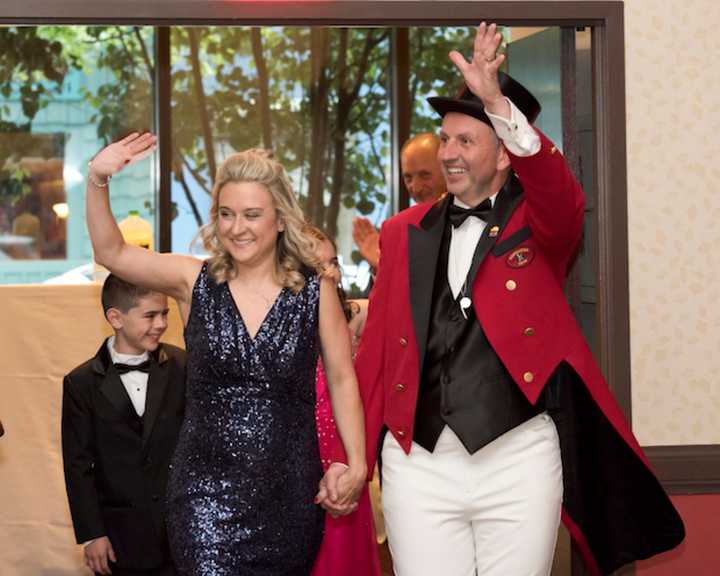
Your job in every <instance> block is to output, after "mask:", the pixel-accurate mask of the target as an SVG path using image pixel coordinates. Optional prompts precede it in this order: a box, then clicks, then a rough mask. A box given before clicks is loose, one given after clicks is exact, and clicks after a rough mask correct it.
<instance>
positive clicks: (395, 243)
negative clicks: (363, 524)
mask: <svg viewBox="0 0 720 576" xmlns="http://www.w3.org/2000/svg"><path fill="white" fill-rule="evenodd" d="M500 40H501V36H500V34H498V33H497V32H496V29H495V25H491V26H486V25H485V23H483V24H481V25H480V27H479V28H478V32H477V36H476V38H475V44H474V50H473V57H472V61H471V62H467V61H466V60H465V59H464V58H463V57H462V56H461V55H460V54H458V53H457V52H453V53H451V55H450V57H451V59H452V61H453V62H454V63H455V65H456V66H457V67H458V69H459V70H460V71H461V72H462V74H463V76H464V79H465V84H466V87H465V90H464V92H463V93H462V94H461V95H460V96H459V97H457V98H430V99H429V102H430V104H431V106H433V108H434V109H435V110H436V111H437V112H438V113H439V115H440V116H441V117H442V130H441V133H440V136H441V141H442V143H441V147H440V150H439V152H438V158H439V160H440V161H441V163H442V166H443V172H444V175H445V179H446V182H447V190H448V193H449V194H448V195H447V196H446V197H445V198H444V199H442V200H440V201H438V202H436V203H435V204H433V205H427V204H426V205H418V206H415V207H413V208H410V209H408V210H405V211H403V212H402V213H400V214H398V215H397V216H395V217H394V218H391V219H390V220H388V221H387V222H386V223H385V224H384V226H383V228H382V231H381V239H380V242H381V259H380V266H379V269H378V274H377V279H376V284H375V287H374V290H373V293H372V295H371V297H370V311H369V317H368V321H367V325H366V327H365V331H364V333H363V338H362V343H361V346H360V350H359V353H358V358H357V362H356V367H357V372H358V379H359V382H360V387H361V393H362V396H363V401H364V405H365V410H366V426H367V436H368V448H367V454H368V459H369V461H368V470H369V472H370V474H372V471H373V468H374V466H375V455H376V454H377V452H378V444H379V442H381V443H382V445H381V450H382V477H383V507H384V512H385V520H386V526H387V533H388V539H389V543H390V548H391V551H392V554H393V562H394V565H395V571H396V574H398V576H436V575H438V574H443V575H447V576H466V575H473V574H476V573H477V574H478V575H480V576H489V575H490V576H522V575H530V574H549V572H550V568H551V565H552V554H553V550H554V545H555V538H556V534H557V527H558V524H559V522H560V519H561V518H562V520H563V521H564V523H565V524H566V526H567V527H568V529H569V531H570V534H571V535H572V537H573V538H574V539H575V541H576V543H577V544H578V546H579V549H580V550H581V552H582V555H583V557H584V560H585V562H586V564H587V567H588V569H589V570H590V571H591V572H592V573H593V574H607V573H610V572H612V571H614V570H615V569H617V568H619V567H620V566H622V565H623V564H625V563H628V562H631V561H633V560H635V559H640V558H647V557H649V556H651V555H654V554H657V553H659V552H662V551H665V550H668V549H670V548H672V547H674V546H676V545H677V544H678V543H679V542H681V541H682V539H683V537H684V528H683V525H682V521H681V520H680V517H679V516H678V514H677V512H676V511H675V509H674V508H673V506H672V504H671V502H670V500H669V499H668V497H667V495H666V494H665V492H664V491H663V489H662V487H661V486H660V484H659V482H658V481H657V479H656V478H655V476H654V475H653V473H652V471H651V470H650V469H649V467H648V463H647V460H646V458H645V456H644V455H643V453H642V451H641V449H640V447H639V445H638V443H637V441H636V440H635V438H634V437H633V435H632V432H631V431H630V429H629V428H628V426H627V424H626V422H625V420H624V419H623V416H622V413H621V411H620V409H619V408H618V405H617V403H616V401H615V399H614V398H613V396H612V394H611V393H610V391H609V389H608V386H607V385H606V383H605V382H604V380H603V377H602V375H601V373H600V370H599V368H598V366H597V364H596V363H595V361H594V359H593V357H592V355H591V352H590V350H589V348H588V346H587V344H586V343H585V340H584V339H583V336H582V334H581V332H580V329H579V327H578V325H577V323H576V321H575V319H574V318H573V315H572V313H571V311H570V309H569V307H568V305H567V303H566V300H565V296H564V293H563V284H564V281H565V277H566V274H567V269H568V266H569V263H570V262H571V259H572V256H573V254H574V253H575V251H576V250H577V247H578V243H579V241H580V236H581V229H582V223H583V206H584V195H583V192H582V190H581V189H580V186H579V185H578V183H577V182H576V180H575V178H574V177H573V175H572V174H571V172H570V170H569V169H568V166H567V164H566V162H565V159H564V158H563V155H562V154H561V153H560V151H559V150H558V149H557V148H556V147H555V146H554V145H553V143H552V142H550V141H549V140H548V139H547V138H546V137H545V136H544V135H543V134H542V133H541V132H540V131H539V130H537V129H535V128H533V127H532V122H533V121H534V119H535V117H536V116H537V114H538V113H539V110H540V106H539V104H538V103H537V101H536V100H535V98H534V97H533V96H532V94H530V93H529V92H528V91H527V90H526V89H525V88H524V87H522V86H521V85H520V84H518V83H517V82H515V81H514V80H512V79H511V78H510V77H509V76H507V75H505V74H502V73H500V72H498V69H499V67H500V65H501V64H502V62H503V61H504V55H502V54H500V55H498V54H497V49H498V47H499V44H500ZM383 432H386V433H385V434H382V433H383Z"/></svg>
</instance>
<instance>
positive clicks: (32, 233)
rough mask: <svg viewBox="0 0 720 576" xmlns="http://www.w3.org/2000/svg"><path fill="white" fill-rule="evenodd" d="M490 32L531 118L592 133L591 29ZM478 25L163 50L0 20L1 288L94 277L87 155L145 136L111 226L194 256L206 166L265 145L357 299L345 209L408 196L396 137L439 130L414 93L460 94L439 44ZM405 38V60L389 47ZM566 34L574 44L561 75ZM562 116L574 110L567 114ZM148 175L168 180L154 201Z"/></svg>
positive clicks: (176, 37) (221, 29) (205, 41)
mask: <svg viewBox="0 0 720 576" xmlns="http://www.w3.org/2000/svg"><path fill="white" fill-rule="evenodd" d="M502 30H503V34H504V37H505V42H504V47H503V49H504V50H506V51H507V54H508V59H507V64H506V68H507V70H508V71H509V72H510V73H511V74H512V75H513V76H515V77H517V78H518V79H519V80H520V81H521V82H523V83H524V84H526V85H527V86H528V87H529V88H530V89H531V90H532V91H533V92H534V93H535V94H536V95H537V96H538V98H539V100H540V101H541V103H542V106H543V112H542V114H541V115H540V118H539V120H538V126H539V127H540V128H541V129H543V131H545V132H546V134H548V135H549V136H550V137H551V138H552V139H553V140H554V141H555V142H556V143H557V144H558V146H559V147H560V148H561V149H563V148H564V147H565V146H566V145H567V143H568V142H569V143H570V144H571V145H572V146H573V147H574V148H577V147H578V143H580V147H583V146H584V144H583V143H586V142H591V141H592V134H591V133H590V132H588V130H589V129H591V128H592V114H591V108H590V105H589V102H590V88H589V79H590V77H591V74H590V72H591V70H590V58H589V29H586V30H584V31H577V32H576V31H575V29H574V28H570V29H561V28H559V27H547V28H519V27H505V28H503V29H502ZM474 31H475V30H474V27H471V26H456V27H440V26H434V27H429V26H423V27H413V28H409V29H408V30H407V34H405V35H404V36H400V35H398V34H397V31H396V30H395V29H393V28H390V27H332V28H328V27H301V26H284V27H262V28H256V27H241V26H212V27H200V26H175V27H171V28H169V33H168V36H167V37H169V40H168V41H167V42H166V43H164V44H163V43H158V34H159V29H157V28H154V27H138V26H40V27H22V28H20V27H18V28H14V27H9V28H0V48H2V49H3V50H2V51H1V52H0V147H1V148H2V152H3V154H2V156H1V157H0V158H3V159H4V160H3V161H2V164H0V283H8V282H42V281H48V280H50V281H63V280H67V281H80V280H82V279H89V278H90V276H91V272H92V265H91V260H92V250H91V246H90V242H89V239H88V236H87V230H86V226H85V211H84V194H85V177H86V165H87V162H88V160H89V159H90V158H91V157H92V155H93V154H94V153H95V152H96V151H97V150H98V149H99V148H100V147H102V146H103V145H104V144H105V143H107V142H110V141H112V140H114V139H117V138H119V137H121V136H123V135H124V134H126V133H128V132H130V131H132V130H145V129H152V130H156V131H160V136H161V146H162V147H164V148H165V151H166V154H167V155H166V158H169V161H168V162H166V163H165V164H164V166H163V167H162V168H161V166H160V162H159V157H157V156H156V157H155V159H154V161H147V162H143V163H140V164H138V165H135V166H132V167H130V169H128V170H126V171H124V172H123V173H121V174H120V175H119V176H118V177H117V178H115V179H113V181H112V185H111V193H112V207H113V211H114V213H115V216H116V217H117V219H118V220H123V219H124V218H125V217H127V215H128V214H129V213H130V212H131V211H135V212H137V213H138V214H139V216H140V217H141V218H143V219H145V220H147V221H148V222H150V223H151V224H152V225H153V228H154V230H155V234H156V239H155V243H156V245H158V244H159V242H158V241H159V230H160V228H161V226H162V225H166V226H167V229H169V231H170V233H169V235H168V236H169V238H166V239H165V242H164V246H163V247H164V248H165V249H171V250H172V251H175V252H195V253H201V252H202V247H201V246H200V245H199V244H198V243H197V242H195V243H193V240H195V239H196V237H197V231H198V228H199V227H200V226H202V225H203V224H205V223H206V221H207V217H208V211H209V206H210V193H211V190H212V187H213V179H214V176H215V172H216V169H217V166H218V165H219V164H220V163H221V162H222V161H223V160H224V159H225V158H226V157H227V156H228V155H229V154H231V153H232V152H234V151H236V150H243V149H246V148H250V147H262V148H267V149H271V150H272V151H273V153H274V154H275V155H276V156H277V157H278V158H279V159H280V160H281V161H282V162H283V164H284V165H285V166H286V167H287V169H288V172H289V174H290V176H291V179H292V181H293V184H294V187H295V190H296V192H297V193H298V196H299V198H300V201H301V204H302V206H303V208H304V210H305V213H306V216H307V218H308V220H309V221H311V222H312V223H313V224H315V225H317V226H319V227H320V228H322V229H323V230H325V231H326V232H327V233H328V234H329V235H330V236H331V237H333V238H334V239H335V241H336V244H337V246H338V251H339V257H340V261H341V264H342V266H343V271H344V279H345V283H346V288H348V289H349V290H350V291H351V292H352V293H354V294H357V293H361V292H363V291H364V290H365V289H366V288H367V286H368V283H369V281H370V270H369V268H368V266H367V264H366V263H365V262H364V261H363V260H362V259H361V258H360V256H359V253H358V252H357V250H356V247H355V246H354V244H353V240H352V236H351V227H352V219H353V217H355V216H365V217H368V218H369V219H370V220H371V221H372V222H373V224H375V225H376V226H379V225H380V224H381V223H382V221H383V220H384V219H386V218H387V217H389V216H391V215H392V214H393V213H394V212H395V211H396V210H398V209H402V208H404V207H405V204H404V203H403V199H404V198H406V196H404V195H403V194H402V193H401V191H400V190H399V188H400V186H402V184H401V182H400V179H399V178H397V177H396V175H397V173H398V168H399V167H398V164H399V158H398V154H397V152H398V149H399V146H400V145H401V144H402V140H403V139H404V138H405V137H407V136H409V135H412V134H415V133H418V132H428V131H430V132H433V131H437V129H438V127H439V122H438V118H437V116H436V115H435V113H434V112H433V111H432V110H431V109H430V107H429V106H428V105H427V103H426V98H427V97H428V96H432V95H452V94H454V93H456V91H457V89H458V87H459V83H460V76H459V74H458V73H457V71H456V70H455V69H454V66H452V64H451V63H450V61H449V59H448V57H447V54H448V52H449V51H450V50H451V49H460V50H462V51H464V52H465V53H466V54H468V55H469V52H470V50H471V46H472V39H473V36H474ZM563 35H564V36H563ZM398 38H400V39H401V40H400V41H399V40H398ZM402 38H404V39H405V40H404V41H405V42H406V44H405V47H404V49H405V50H406V53H407V59H406V60H403V59H402V58H400V57H399V56H398V55H399V53H400V52H401V50H402V48H403V47H402V46H401V45H399V42H400V43H401V42H402V41H403V40H402ZM563 38H565V41H567V39H568V38H571V40H572V43H573V46H572V48H573V50H572V53H573V54H576V56H575V60H574V62H573V66H572V67H570V68H569V67H568V66H567V58H568V57H567V56H562V54H561V52H562V45H563ZM163 50H164V51H165V53H164V54H161V51H163ZM581 55H582V57H581ZM156 59H157V60H158V62H167V63H168V64H167V65H164V66H160V67H159V66H157V65H156ZM569 69H572V70H573V74H572V76H573V78H575V79H581V80H582V82H581V81H575V80H573V83H572V85H573V86H577V87H578V88H577V91H576V92H572V91H571V90H569V89H567V85H568V83H567V82H566V79H564V76H566V75H567V70H569ZM575 69H577V70H575ZM398 82H401V83H404V84H405V85H404V86H403V88H404V89H402V90H401V89H398V88H397V86H398ZM583 82H586V84H583ZM163 83H165V85H167V86H169V89H168V91H167V97H166V98H163V97H161V91H160V90H159V86H162V85H163ZM568 109H570V110H573V111H575V110H578V114H580V112H579V111H581V110H582V117H581V116H577V115H575V116H573V117H572V119H569V118H570V117H569V116H568V115H567V114H566V115H563V110H568ZM163 110H166V111H167V115H166V117H167V118H169V122H167V124H165V125H161V123H160V122H159V121H158V118H159V117H160V116H161V115H162V112H163ZM578 118H580V121H578ZM403 119H404V120H405V126H406V127H407V129H406V130H405V133H403V131H402V130H398V126H399V125H402V122H400V121H399V120H403ZM168 151H169V152H168ZM582 152H583V153H582V154H579V153H578V154H574V156H573V157H575V158H577V157H579V160H578V162H582V161H583V158H585V161H584V163H583V164H582V166H580V165H579V164H578V170H579V172H582V170H583V169H584V170H585V174H584V176H586V180H587V182H586V183H587V184H589V185H590V186H591V185H592V175H591V174H589V173H588V172H589V171H590V168H591V166H592V162H591V160H590V156H591V154H592V150H591V149H590V150H587V149H583V151H582ZM161 169H162V170H165V171H166V172H167V173H168V178H167V180H168V181H169V193H168V194H167V197H166V198H167V199H166V200H163V201H161V200H160V198H162V195H161V194H160V188H159V185H160V174H159V171H160V170H161ZM587 189H588V190H589V189H591V188H590V187H588V188H587ZM161 219H162V220H163V222H161ZM588 220H590V218H588ZM583 270H584V271H585V272H590V273H591V272H592V267H588V266H585V267H584V268H583ZM68 271H70V273H69V274H68ZM63 274H64V275H63ZM586 276H587V274H586ZM583 282H585V281H584V280H583ZM585 284H586V285H587V286H589V287H590V288H588V287H587V286H586V287H585V288H584V289H583V291H582V296H583V297H586V298H585V300H592V297H591V296H588V294H590V292H591V291H592V290H591V288H592V286H591V285H592V279H590V280H588V281H587V282H585ZM578 294H580V292H578ZM590 304H591V305H592V302H591V303H590ZM581 307H582V306H581ZM586 308H587V313H586V314H584V316H583V315H581V316H582V317H583V318H587V319H588V322H590V321H591V319H592V317H593V311H592V306H590V307H587V306H586Z"/></svg>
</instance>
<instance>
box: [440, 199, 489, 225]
mask: <svg viewBox="0 0 720 576" xmlns="http://www.w3.org/2000/svg"><path fill="white" fill-rule="evenodd" d="M491 212H492V202H490V198H485V200H483V201H482V202H480V204H478V205H477V206H475V208H461V207H460V206H456V205H455V204H453V205H451V206H450V223H451V224H452V225H453V228H459V227H460V226H462V223H463V222H465V220H466V219H467V217H468V216H477V217H478V218H480V220H487V219H488V216H490V213H491Z"/></svg>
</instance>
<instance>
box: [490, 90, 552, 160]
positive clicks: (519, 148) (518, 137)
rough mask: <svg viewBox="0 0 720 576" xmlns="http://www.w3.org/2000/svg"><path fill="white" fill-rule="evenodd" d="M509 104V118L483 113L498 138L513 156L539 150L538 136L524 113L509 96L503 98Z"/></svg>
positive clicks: (529, 154)
mask: <svg viewBox="0 0 720 576" xmlns="http://www.w3.org/2000/svg"><path fill="white" fill-rule="evenodd" d="M505 100H507V101H508V103H509V104H510V119H509V120H508V119H507V118H503V117H502V116H496V115H495V114H490V113H489V112H488V111H487V110H485V114H487V117H488V118H489V119H490V122H491V123H492V125H493V128H494V129H495V133H496V134H497V135H498V138H500V140H502V141H503V144H505V147H506V148H507V149H508V150H509V151H510V152H511V153H512V154H514V155H515V156H532V155H533V154H537V153H538V151H539V150H540V136H538V134H537V132H535V130H534V128H533V127H532V126H530V123H529V122H528V120H527V118H526V117H525V114H523V113H522V112H521V111H520V110H519V109H518V107H517V106H515V104H513V103H512V100H510V98H507V97H506V98H505Z"/></svg>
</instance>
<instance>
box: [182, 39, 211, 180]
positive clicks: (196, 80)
mask: <svg viewBox="0 0 720 576" xmlns="http://www.w3.org/2000/svg"><path fill="white" fill-rule="evenodd" d="M187 31H188V39H189V40H190V62H191V65H192V74H193V88H194V89H195V98H196V99H197V104H198V107H197V109H198V113H199V114H200V124H201V126H202V132H203V142H204V144H205V156H206V157H207V165H208V173H209V174H208V175H209V176H210V180H211V181H212V182H214V181H215V175H216V172H217V167H216V164H215V144H214V142H213V134H212V128H211V127H210V115H209V112H208V107H207V98H206V97H205V89H204V88H203V83H202V72H201V70H200V43H199V41H198V36H197V30H196V29H195V28H188V29H187Z"/></svg>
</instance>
